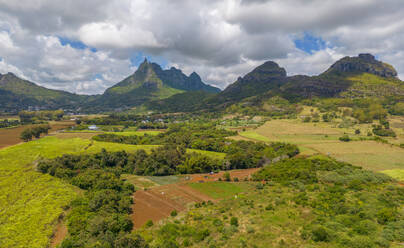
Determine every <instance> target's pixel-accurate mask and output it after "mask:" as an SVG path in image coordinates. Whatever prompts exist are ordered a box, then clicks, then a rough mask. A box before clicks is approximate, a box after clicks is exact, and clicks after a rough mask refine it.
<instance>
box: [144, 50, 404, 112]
mask: <svg viewBox="0 0 404 248" xmlns="http://www.w3.org/2000/svg"><path fill="white" fill-rule="evenodd" d="M181 96H182V97H184V98H185V99H186V98H189V96H188V95H187V94H184V95H178V96H176V101H177V102H178V103H179V104H182V102H183V101H181V100H180V99H178V98H179V97H181ZM317 98H318V99H329V98H337V99H350V100H352V99H365V98H367V99H373V98H377V99H379V100H380V101H386V99H387V98H389V99H390V100H391V102H392V103H396V102H399V101H404V82H402V81H401V80H399V79H398V78H397V72H396V70H395V69H394V68H393V66H391V65H389V64H386V63H383V62H381V61H378V60H376V59H375V57H374V56H373V55H371V54H359V56H357V57H344V58H342V59H341V60H339V61H337V62H336V63H334V64H333V65H332V66H331V67H330V68H329V69H328V70H326V71H325V72H324V73H322V74H320V75H318V76H305V75H296V76H287V75H286V70H285V69H284V68H281V67H279V65H278V64H277V63H275V62H272V61H268V62H265V63H264V64H262V65H260V66H258V67H257V68H255V69H254V70H252V71H251V72H249V73H247V74H246V75H245V76H244V77H239V78H238V79H237V80H236V82H234V83H233V84H231V85H229V86H228V87H227V88H226V89H225V90H223V91H222V92H220V93H218V94H216V95H213V96H212V95H206V96H204V97H202V96H199V98H198V101H199V103H198V104H189V105H188V108H192V110H193V111H196V110H211V111H220V110H224V109H228V108H229V107H231V110H230V111H233V110H234V111H236V110H238V111H239V110H242V112H243V113H246V114H248V113H251V112H254V113H265V112H270V111H275V112H276V111H280V112H281V113H288V112H290V111H292V109H293V108H295V106H291V104H295V103H298V102H301V101H303V100H312V99H317ZM184 101H185V100H184ZM162 106H165V108H162ZM149 107H150V108H151V109H154V110H158V111H161V110H162V109H165V111H167V112H170V110H172V111H178V108H179V106H175V104H174V105H173V100H172V99H170V98H168V99H164V100H161V101H159V102H158V104H156V105H154V106H149ZM170 108H171V109H170Z"/></svg>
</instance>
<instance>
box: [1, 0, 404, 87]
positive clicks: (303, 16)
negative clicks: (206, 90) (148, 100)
mask: <svg viewBox="0 0 404 248" xmlns="http://www.w3.org/2000/svg"><path fill="white" fill-rule="evenodd" d="M403 13H404V5H403V4H402V0H386V1H383V3H382V4H381V3H380V1H377V0H350V1H334V0H287V1H285V0H248V1H246V0H220V1H219V0H202V1H191V0H176V1H172V0H158V1H147V0H87V1H78V0H64V1H62V0H20V1H8V0H0V20H1V21H0V57H1V58H2V60H1V61H0V70H2V71H4V70H6V69H7V68H10V69H9V70H13V71H19V73H20V74H21V75H24V76H25V77H26V78H28V79H30V80H33V81H34V82H37V83H40V84H41V85H44V86H48V87H52V88H58V89H65V90H68V91H71V92H77V93H86V94H90V93H102V92H103V90H105V89H106V88H107V87H109V86H111V85H112V84H114V83H117V82H118V81H120V80H121V79H123V78H124V77H126V76H128V75H129V74H131V73H132V72H133V70H134V69H135V68H134V65H132V64H131V62H130V59H131V58H132V56H133V55H134V54H138V53H142V54H147V55H150V56H157V57H161V58H164V59H165V60H166V61H168V65H169V66H171V65H175V66H178V67H180V68H181V69H183V71H184V72H186V73H191V72H192V71H196V72H197V73H198V74H200V75H201V76H202V79H203V80H204V81H205V82H208V83H211V84H214V85H216V86H219V87H221V88H224V87H225V86H226V85H228V84H230V83H232V82H234V81H235V80H236V79H237V77H238V76H242V75H243V74H245V73H247V72H249V71H251V70H252V69H253V68H254V67H255V66H257V65H259V64H261V63H263V62H264V61H266V60H274V61H276V62H278V63H279V64H280V65H281V66H283V67H285V68H286V69H287V71H288V74H289V75H294V74H310V75H313V74H319V73H321V72H322V71H324V70H326V69H327V68H328V67H329V66H330V65H331V64H332V63H333V62H335V61H336V60H337V59H339V58H341V57H343V56H346V55H350V56H352V55H356V54H358V53H360V52H371V53H374V54H375V55H376V56H377V57H378V58H380V59H382V60H385V61H386V62H388V63H391V64H392V65H394V66H395V67H396V68H397V70H398V71H399V74H400V76H401V77H402V76H403V73H404V71H403V70H404V69H403V68H404V64H403V62H402V61H404V54H403V53H402V52H401V51H403V50H404V43H403V42H402V40H403V39H404V32H402V30H403V29H404V14H403ZM306 32H310V33H311V34H313V35H315V36H316V37H319V38H321V39H322V40H324V41H325V42H326V44H327V46H325V47H322V48H321V49H319V50H315V51H310V52H308V51H303V50H300V49H298V48H297V47H296V46H295V43H294V40H295V39H297V38H298V37H301V36H302V34H303V33H306ZM60 37H65V38H66V39H68V40H71V41H78V42H82V43H83V46H82V47H75V46H74V45H69V44H65V45H62V44H61V42H60V39H59V38H60Z"/></svg>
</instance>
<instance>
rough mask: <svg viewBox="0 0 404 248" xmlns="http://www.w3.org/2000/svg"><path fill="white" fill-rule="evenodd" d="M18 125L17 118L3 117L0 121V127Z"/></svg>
mask: <svg viewBox="0 0 404 248" xmlns="http://www.w3.org/2000/svg"><path fill="white" fill-rule="evenodd" d="M18 125H20V121H19V120H10V119H4V120H2V121H0V128H7V127H15V126H18Z"/></svg>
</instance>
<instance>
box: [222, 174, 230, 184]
mask: <svg viewBox="0 0 404 248" xmlns="http://www.w3.org/2000/svg"><path fill="white" fill-rule="evenodd" d="M223 180H224V181H227V182H230V181H231V178H230V173H229V172H225V173H224V174H223Z"/></svg>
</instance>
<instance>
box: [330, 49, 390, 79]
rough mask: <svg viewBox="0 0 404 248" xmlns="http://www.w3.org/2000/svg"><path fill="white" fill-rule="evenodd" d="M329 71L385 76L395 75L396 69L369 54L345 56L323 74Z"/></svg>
mask: <svg viewBox="0 0 404 248" xmlns="http://www.w3.org/2000/svg"><path fill="white" fill-rule="evenodd" d="M329 73H337V74H340V73H370V74H374V75H377V76H380V77H385V78H394V77H397V71H396V70H395V69H394V68H393V67H392V66H391V65H389V64H386V63H383V62H381V61H378V60H376V59H375V57H374V56H373V55H371V54H359V56H358V57H345V58H343V59H341V60H339V61H337V62H336V63H335V64H333V65H332V66H331V67H330V69H328V70H327V71H326V72H325V74H329Z"/></svg>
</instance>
